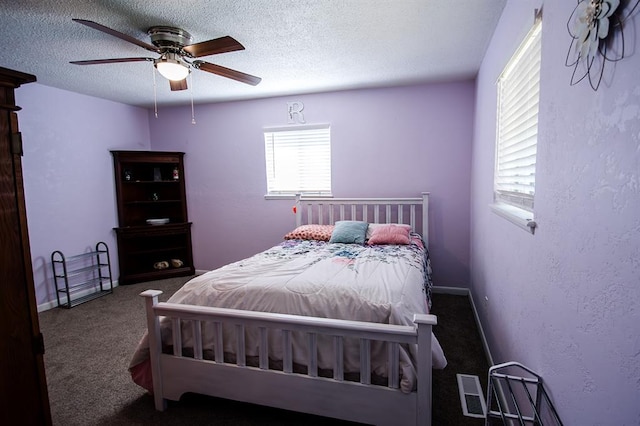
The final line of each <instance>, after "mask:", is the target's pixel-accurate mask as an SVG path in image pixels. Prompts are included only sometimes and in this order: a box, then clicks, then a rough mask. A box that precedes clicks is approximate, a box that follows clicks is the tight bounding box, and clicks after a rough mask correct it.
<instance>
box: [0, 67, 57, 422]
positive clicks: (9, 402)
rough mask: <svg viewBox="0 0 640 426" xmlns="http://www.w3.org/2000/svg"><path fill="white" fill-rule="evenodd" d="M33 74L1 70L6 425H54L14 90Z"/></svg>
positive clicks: (1, 331) (1, 375)
mask: <svg viewBox="0 0 640 426" xmlns="http://www.w3.org/2000/svg"><path fill="white" fill-rule="evenodd" d="M35 80H36V78H35V77H34V76H33V75H29V74H24V73H20V72H17V71H12V70H8V69H6V68H0V342H2V343H1V345H0V347H1V349H0V401H2V407H3V408H2V410H0V424H3V425H14V424H22V425H48V424H51V413H50V409H49V397H48V393H47V382H46V377H45V372H44V360H43V354H44V343H43V337H42V334H41V333H40V324H39V322H38V310H37V306H36V297H35V288H34V283H33V269H32V264H31V249H30V247H29V233H28V229H27V213H26V208H25V201H24V186H23V181H22V160H21V156H22V140H21V136H20V132H19V130H18V118H17V114H16V111H19V110H20V107H18V106H16V104H15V96H14V90H15V89H16V88H17V87H20V85H22V84H26V83H31V82H34V81H35Z"/></svg>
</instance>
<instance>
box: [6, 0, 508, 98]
mask: <svg viewBox="0 0 640 426" xmlns="http://www.w3.org/2000/svg"><path fill="white" fill-rule="evenodd" d="M505 2H506V0H444V1H443V0H215V1H214V0H173V1H166V0H156V1H149V0H19V1H17V0H0V35H1V36H2V40H3V42H2V43H0V66H2V67H5V68H11V69H15V70H18V71H22V72H27V73H30V74H34V75H35V76H36V77H37V78H38V82H39V83H41V84H44V85H47V86H52V87H57V88H61V89H66V90H70V91H73V92H78V93H83V94H87V95H91V96H97V97H100V98H104V99H110V100H113V101H117V102H122V103H126V104H130V105H139V106H151V105H153V102H154V85H153V80H154V79H153V65H152V64H151V63H150V62H134V63H119V64H108V65H87V66H79V65H72V64H69V61H77V60H86V59H105V58H123V57H140V56H152V57H155V54H153V53H152V52H148V51H147V50H145V49H143V48H141V47H138V46H136V45H134V44H131V43H127V42H125V41H123V40H121V39H118V38H116V37H113V36H110V35H108V34H105V33H103V32H100V31H97V30H95V29H92V28H88V27H86V26H84V25H81V24H78V23H75V22H73V21H72V20H71V19H72V18H79V19H86V20H91V21H95V22H98V23H100V24H102V25H105V26H107V27H109V28H112V29H114V30H116V31H119V32H121V33H124V34H127V35H130V36H132V37H135V38H137V39H139V40H142V41H144V42H146V43H150V40H149V38H148V36H147V33H146V31H147V29H148V28H149V27H152V26H156V25H168V26H175V27H179V28H183V29H185V30H187V31H188V32H190V33H191V35H192V36H193V42H194V43H197V42H201V41H206V40H210V39H213V38H217V37H221V36H225V35H230V36H232V37H234V38H235V39H236V40H238V41H239V42H240V43H242V44H243V45H244V46H245V48H246V50H243V51H238V52H229V53H223V54H219V55H214V56H207V57H204V58H201V59H203V60H206V61H208V62H212V63H215V64H218V65H222V66H225V67H228V68H233V69H236V70H239V71H242V72H245V73H248V74H252V75H255V76H259V77H261V78H262V82H261V83H260V84H259V85H258V86H255V87H253V86H249V85H246V84H243V83H239V82H236V81H234V80H229V79H226V78H223V77H219V76H216V75H213V74H209V73H206V72H203V71H199V70H196V71H194V72H193V80H192V84H191V89H192V90H185V91H181V92H171V91H170V90H169V84H168V82H167V81H166V80H164V79H163V78H162V77H160V76H157V78H156V83H157V84H156V92H157V100H158V104H160V105H171V104H186V103H189V102H190V100H191V96H193V99H194V102H196V103H200V102H220V101H227V100H236V99H251V98H260V97H268V96H277V95H288V94H301V93H311V92H318V91H327V90H342V89H352V88H364V87H380V86H392V85H403V84H411V83H419V82H429V81H443V80H452V79H461V78H471V77H473V76H475V75H476V73H477V70H478V68H479V66H480V62H481V60H482V57H483V55H484V52H485V49H486V46H487V45H488V42H489V40H490V38H491V36H492V34H493V30H494V28H495V26H496V23H497V21H498V19H499V17H500V14H501V12H502V9H503V7H504V4H505Z"/></svg>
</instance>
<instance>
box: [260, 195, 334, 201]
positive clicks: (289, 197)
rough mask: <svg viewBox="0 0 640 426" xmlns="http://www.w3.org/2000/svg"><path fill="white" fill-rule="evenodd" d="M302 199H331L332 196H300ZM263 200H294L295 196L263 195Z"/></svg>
mask: <svg viewBox="0 0 640 426" xmlns="http://www.w3.org/2000/svg"><path fill="white" fill-rule="evenodd" d="M302 196H303V197H313V198H328V199H330V198H333V195H330V194H323V195H314V194H302ZM264 199H265V200H295V199H296V194H265V196H264Z"/></svg>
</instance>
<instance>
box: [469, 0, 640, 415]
mask: <svg viewBox="0 0 640 426" xmlns="http://www.w3.org/2000/svg"><path fill="white" fill-rule="evenodd" d="M540 3H541V2H540V1H521V0H520V1H513V0H511V1H509V2H508V4H507V6H506V8H505V10H504V12H503V15H502V18H501V21H500V23H499V25H498V28H497V29H496V32H495V34H494V36H493V40H492V42H491V45H490V47H489V49H488V51H487V54H486V56H485V59H484V62H483V65H482V68H481V71H480V73H479V76H478V83H477V86H478V87H477V97H476V99H477V100H476V111H477V112H476V117H475V132H474V133H475V137H474V143H473V169H472V170H473V171H472V176H471V181H472V185H471V193H472V201H471V218H472V219H471V229H472V234H471V278H472V292H473V296H474V299H475V300H476V301H478V302H480V303H477V306H478V307H479V314H480V318H481V321H482V324H483V328H484V331H485V333H486V335H487V338H488V341H489V344H490V347H491V350H492V354H493V357H494V361H495V362H504V361H510V360H514V361H519V362H522V363H524V364H525V365H527V366H529V367H531V368H532V369H534V370H535V371H537V372H538V373H540V374H541V375H542V376H543V377H544V379H545V380H546V384H547V387H548V389H550V391H551V394H552V398H553V399H554V400H555V402H556V407H557V408H558V410H559V413H560V416H561V418H562V420H563V421H564V423H565V424H570V425H614V424H615V425H631V424H634V425H635V424H638V423H639V422H640V405H639V404H638V401H640V356H639V354H640V334H639V332H638V330H640V328H639V324H640V309H638V306H640V287H639V284H640V261H639V259H640V214H639V212H640V143H639V141H640V79H639V78H638V69H639V68H640V55H638V52H637V46H638V41H640V37H639V36H638V31H637V28H640V26H639V24H640V22H639V19H638V17H637V16H636V17H635V18H634V19H631V20H629V21H628V22H627V25H626V26H625V31H624V35H625V43H626V46H627V51H626V54H627V57H626V58H625V59H624V60H622V61H621V62H618V63H617V64H612V63H609V64H607V68H606V70H607V71H606V72H605V79H604V81H603V84H602V85H601V86H600V89H599V90H598V91H597V92H594V91H593V90H592V89H591V88H590V87H589V84H588V83H587V82H582V83H580V84H578V85H576V86H573V87H572V86H570V84H569V82H570V79H571V72H572V69H571V68H568V67H566V66H565V65H564V63H565V57H566V54H567V50H568V48H569V44H570V41H571V39H570V37H569V35H568V33H567V20H568V18H569V16H570V15H571V12H572V10H573V8H574V7H575V5H576V2H575V1H573V2H545V5H544V21H543V36H542V44H543V46H542V74H541V95H540V105H541V106H540V116H539V120H540V121H539V123H540V124H539V140H538V163H537V171H536V173H537V174H536V180H537V182H536V198H535V203H536V222H537V223H538V228H536V234H535V235H531V234H528V233H526V232H525V231H523V230H521V229H519V228H517V227H515V226H514V225H512V224H511V223H509V222H508V221H506V220H505V219H503V218H501V217H499V216H497V215H496V214H494V213H492V212H491V211H490V209H489V204H490V203H491V202H492V182H493V165H494V141H495V109H496V93H495V92H496V86H495V81H496V79H497V77H498V75H499V73H500V71H501V70H502V67H503V66H504V64H505V63H506V61H507V60H508V59H509V57H510V55H511V53H512V52H513V51H514V49H515V48H516V47H517V44H518V43H519V40H521V39H522V37H523V36H524V34H525V33H526V31H527V29H528V28H529V27H530V25H531V23H532V18H533V10H534V8H535V7H539V5H540ZM485 296H486V297H488V298H489V300H488V302H486V303H485V302H484V300H485Z"/></svg>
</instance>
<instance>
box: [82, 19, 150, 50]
mask: <svg viewBox="0 0 640 426" xmlns="http://www.w3.org/2000/svg"><path fill="white" fill-rule="evenodd" d="M73 20H74V21H75V22H78V23H80V24H82V25H86V26H87V27H90V28H93V29H95V30H98V31H102V32H103V33H107V34H109V35H112V36H114V37H118V38H119V39H121V40H124V41H128V42H129V43H133V44H135V45H138V46H140V47H142V48H143V49H147V50H150V51H151V52H156V53H160V49H158V48H157V47H155V46H154V45H152V44H149V43H145V42H144V41H140V40H138V39H137V38H135V37H131V36H129V35H126V34H123V33H121V32H119V31H116V30H112V29H111V28H109V27H105V26H104V25H100V24H98V23H97V22H93V21H87V20H85V19H75V18H73Z"/></svg>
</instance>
